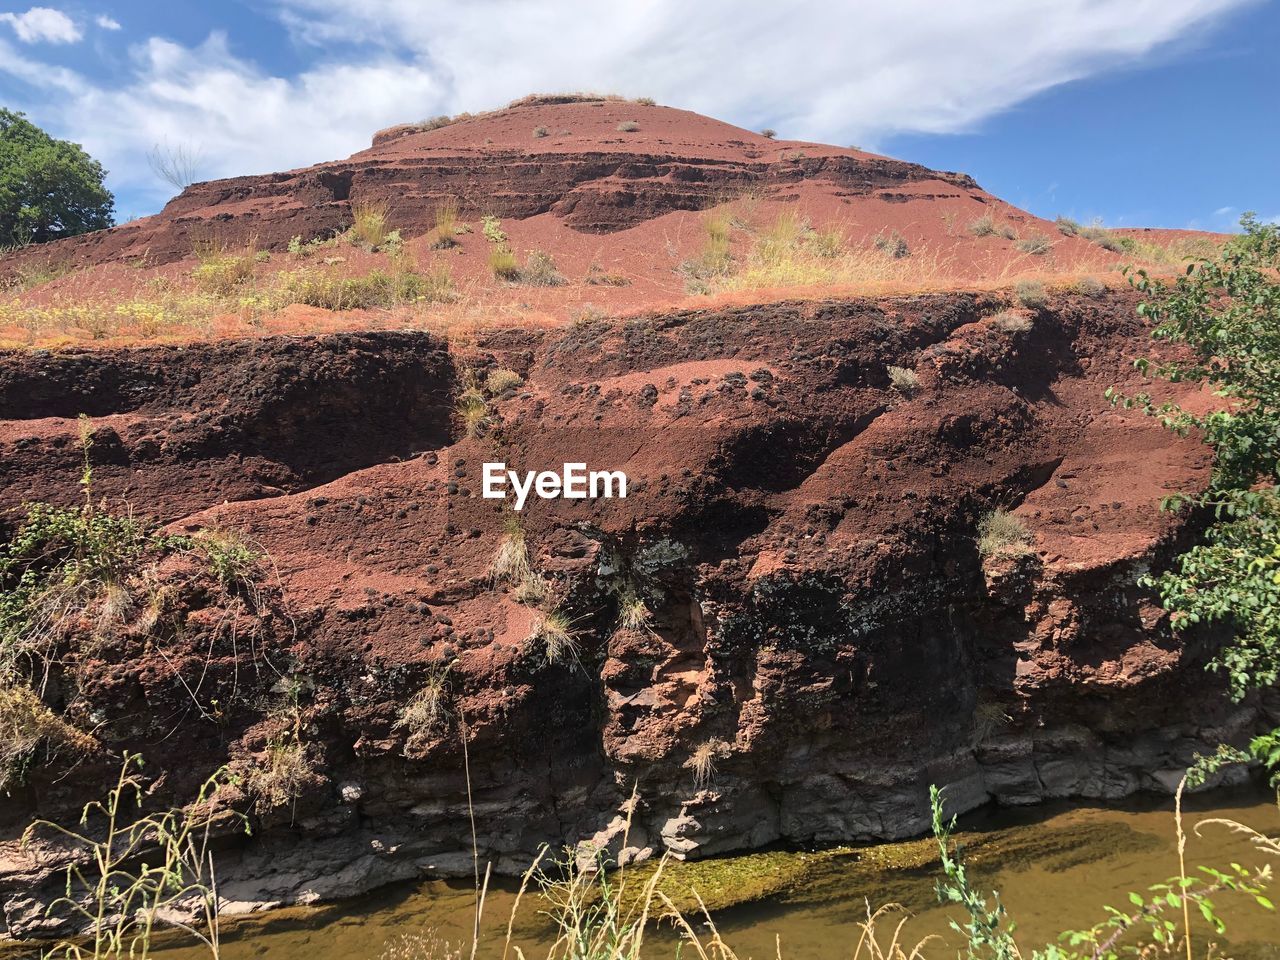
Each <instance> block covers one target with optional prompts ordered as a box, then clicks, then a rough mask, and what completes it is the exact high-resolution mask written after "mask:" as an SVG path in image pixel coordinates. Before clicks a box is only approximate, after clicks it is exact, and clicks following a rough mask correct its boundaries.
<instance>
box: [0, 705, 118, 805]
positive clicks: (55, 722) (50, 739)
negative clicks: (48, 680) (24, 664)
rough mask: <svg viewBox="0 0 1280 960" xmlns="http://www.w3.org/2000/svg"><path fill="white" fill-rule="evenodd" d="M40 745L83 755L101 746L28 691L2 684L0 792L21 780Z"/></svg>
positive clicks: (0, 707)
mask: <svg viewBox="0 0 1280 960" xmlns="http://www.w3.org/2000/svg"><path fill="white" fill-rule="evenodd" d="M41 743H47V744H49V745H51V746H54V747H64V746H65V747H69V748H71V749H72V750H75V751H77V752H80V753H88V752H90V751H91V750H93V749H94V748H96V747H97V745H98V742H97V741H96V740H95V739H94V738H93V737H91V736H89V735H88V734H87V733H84V732H83V731H81V730H78V729H76V728H75V727H73V726H72V725H71V724H69V723H67V722H66V721H65V720H63V719H62V718H61V717H59V716H58V715H57V714H55V713H54V712H53V711H52V710H50V709H49V708H48V707H47V706H45V704H44V702H43V701H42V700H41V699H40V698H39V696H37V695H36V693H35V691H33V690H31V689H30V688H29V687H26V686H23V685H21V684H18V683H10V682H0V791H5V790H7V789H8V788H9V787H10V786H11V785H12V783H13V782H14V781H15V780H18V779H20V778H21V776H22V772H23V770H24V769H25V767H26V765H27V764H28V763H29V762H30V761H31V758H32V757H33V756H34V755H35V752H36V749H37V748H38V747H39V746H40V744H41Z"/></svg>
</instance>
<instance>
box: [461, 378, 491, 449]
mask: <svg viewBox="0 0 1280 960" xmlns="http://www.w3.org/2000/svg"><path fill="white" fill-rule="evenodd" d="M453 413H454V417H455V419H457V421H458V426H459V428H460V429H461V430H462V434H463V436H465V437H466V438H467V439H469V440H474V439H476V438H477V437H482V436H484V434H485V433H487V432H488V430H489V427H490V426H492V424H493V420H492V418H491V417H490V414H489V404H488V403H487V402H486V401H485V398H484V393H483V391H481V390H480V388H479V387H478V386H476V385H475V384H474V383H468V384H466V385H465V386H464V387H463V390H462V392H461V393H459V394H458V399H457V400H456V401H455V402H454V405H453Z"/></svg>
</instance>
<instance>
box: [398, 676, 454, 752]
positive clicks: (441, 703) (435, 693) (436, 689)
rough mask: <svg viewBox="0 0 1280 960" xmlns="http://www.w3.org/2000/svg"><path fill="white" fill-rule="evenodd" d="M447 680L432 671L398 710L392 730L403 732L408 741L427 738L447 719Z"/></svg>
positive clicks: (445, 677)
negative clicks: (398, 713)
mask: <svg viewBox="0 0 1280 960" xmlns="http://www.w3.org/2000/svg"><path fill="white" fill-rule="evenodd" d="M448 694H449V687H448V679H447V676H446V674H445V673H444V672H443V671H433V672H432V673H431V674H429V675H428V676H427V679H426V681H425V682H424V683H423V685H422V687H421V689H419V690H418V692H417V693H415V694H414V695H413V697H412V698H411V699H410V700H409V702H408V703H406V704H405V705H404V706H403V707H402V708H401V710H400V715H399V717H397V718H396V722H395V723H394V724H393V726H392V729H395V730H404V731H405V733H406V735H407V736H408V737H409V739H410V740H423V739H427V738H429V737H430V736H431V735H432V734H434V733H435V732H436V730H437V729H438V728H439V727H441V726H442V725H443V724H444V722H445V721H446V720H447V719H448V714H449V708H448Z"/></svg>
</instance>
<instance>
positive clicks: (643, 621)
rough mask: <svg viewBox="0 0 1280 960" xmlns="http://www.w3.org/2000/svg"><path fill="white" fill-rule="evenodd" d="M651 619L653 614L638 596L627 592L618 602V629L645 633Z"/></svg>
mask: <svg viewBox="0 0 1280 960" xmlns="http://www.w3.org/2000/svg"><path fill="white" fill-rule="evenodd" d="M652 619H653V614H652V613H651V612H650V611H649V607H648V606H647V605H646V604H645V602H644V598H643V597H641V596H639V595H638V594H636V593H632V592H627V593H625V594H623V596H622V598H621V599H620V600H619V601H618V629H620V630H633V631H636V632H646V631H648V630H649V629H650V627H649V621H650V620H652Z"/></svg>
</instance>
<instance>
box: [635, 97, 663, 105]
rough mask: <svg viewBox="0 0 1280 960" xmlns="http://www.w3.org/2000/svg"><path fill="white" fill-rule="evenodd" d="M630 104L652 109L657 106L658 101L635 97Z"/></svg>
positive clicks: (651, 98) (650, 98)
mask: <svg viewBox="0 0 1280 960" xmlns="http://www.w3.org/2000/svg"><path fill="white" fill-rule="evenodd" d="M631 102H632V103H636V104H639V105H640V106H642V107H654V106H657V105H658V101H657V100H655V99H653V97H636V98H635V99H634V100H633V101H631Z"/></svg>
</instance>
